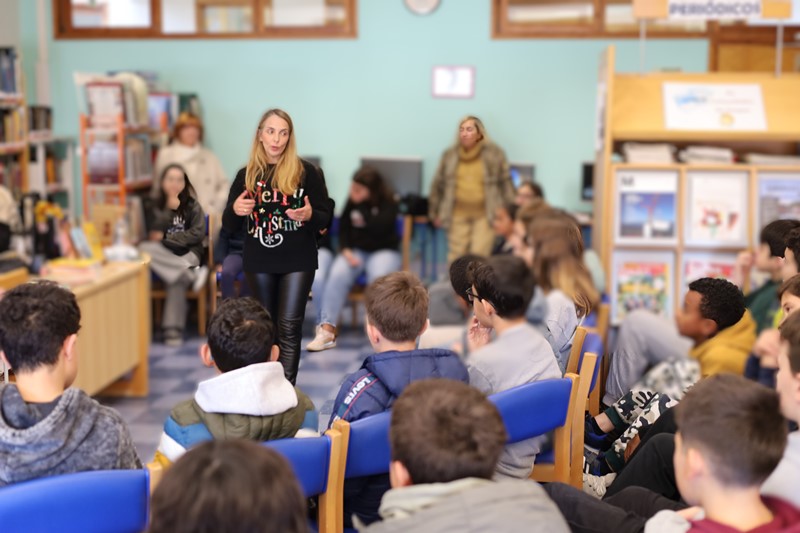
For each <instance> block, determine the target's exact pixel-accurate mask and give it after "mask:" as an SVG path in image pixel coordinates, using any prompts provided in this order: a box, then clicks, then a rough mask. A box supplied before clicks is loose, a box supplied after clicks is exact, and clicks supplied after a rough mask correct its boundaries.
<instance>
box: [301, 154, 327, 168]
mask: <svg viewBox="0 0 800 533" xmlns="http://www.w3.org/2000/svg"><path fill="white" fill-rule="evenodd" d="M300 159H305V160H306V161H308V162H309V163H311V164H312V165H314V166H316V167H319V166H320V165H321V164H322V158H321V157H320V156H318V155H301V156H300Z"/></svg>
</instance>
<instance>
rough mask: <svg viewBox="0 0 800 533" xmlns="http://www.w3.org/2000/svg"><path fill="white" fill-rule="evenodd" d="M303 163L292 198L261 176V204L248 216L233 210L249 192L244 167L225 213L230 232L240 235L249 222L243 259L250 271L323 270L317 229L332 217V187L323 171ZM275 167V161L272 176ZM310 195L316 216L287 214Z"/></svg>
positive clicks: (258, 192) (258, 182)
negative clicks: (298, 219) (319, 266)
mask: <svg viewBox="0 0 800 533" xmlns="http://www.w3.org/2000/svg"><path fill="white" fill-rule="evenodd" d="M301 162H302V163H303V176H302V178H301V180H300V187H299V188H298V189H297V190H296V191H295V192H294V194H293V195H292V196H288V197H287V196H285V195H284V194H283V193H281V192H280V191H279V190H277V189H273V188H272V186H271V184H270V183H267V182H266V181H265V180H264V179H263V178H260V179H258V180H256V194H255V200H256V206H255V208H254V209H253V212H252V213H250V214H249V215H248V216H246V217H240V216H238V215H237V214H236V213H234V211H233V203H234V202H235V201H236V199H237V198H238V197H239V195H240V194H242V192H243V191H244V190H245V180H244V176H245V169H241V170H239V172H238V173H237V174H236V179H234V180H233V183H232V184H231V190H230V193H228V205H227V207H226V208H225V212H224V213H223V214H222V225H223V227H224V228H225V230H226V231H229V232H231V233H236V232H238V231H239V229H240V228H241V227H242V225H243V224H244V223H245V221H247V225H246V235H245V241H244V254H243V263H244V271H245V272H266V273H270V274H285V273H288V272H310V271H314V270H316V269H317V232H318V231H319V230H320V229H321V228H324V227H325V226H326V225H327V224H328V221H329V220H330V217H331V213H330V209H329V207H328V203H327V198H328V190H327V188H326V187H325V180H324V178H323V177H322V175H321V172H320V171H319V170H318V169H317V167H315V166H314V165H312V164H311V163H309V162H308V161H304V160H301ZM272 169H273V166H272V165H270V166H269V167H268V168H267V174H269V173H270V172H271V171H272ZM306 197H308V200H309V203H310V204H311V208H312V210H313V212H312V214H311V220H308V221H306V222H295V221H294V220H291V219H290V218H289V217H287V216H286V210H287V209H297V208H300V207H303V206H304V205H305V198H306Z"/></svg>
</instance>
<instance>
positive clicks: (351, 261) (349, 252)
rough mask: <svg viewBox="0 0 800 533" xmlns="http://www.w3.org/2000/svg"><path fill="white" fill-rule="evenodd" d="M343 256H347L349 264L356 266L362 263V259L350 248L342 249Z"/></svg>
mask: <svg viewBox="0 0 800 533" xmlns="http://www.w3.org/2000/svg"><path fill="white" fill-rule="evenodd" d="M342 257H344V258H345V260H346V261H347V264H348V265H350V266H351V267H353V268H355V267H357V266H359V265H360V264H361V260H360V259H359V258H358V256H357V255H356V254H354V253H353V251H352V250H351V249H350V248H345V249H344V250H342Z"/></svg>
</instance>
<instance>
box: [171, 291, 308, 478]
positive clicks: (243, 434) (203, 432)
mask: <svg viewBox="0 0 800 533" xmlns="http://www.w3.org/2000/svg"><path fill="white" fill-rule="evenodd" d="M278 350H279V349H278V345H277V344H275V326H274V325H273V323H272V320H271V318H270V316H269V312H268V311H267V310H266V309H264V307H263V306H262V305H261V304H260V303H258V301H256V300H255V299H253V298H232V299H230V300H225V301H224V302H222V303H221V304H220V306H219V307H218V308H217V311H216V312H215V313H214V315H213V316H212V317H211V319H210V320H209V321H208V343H207V344H204V345H203V346H201V347H200V359H201V360H202V361H203V364H204V365H205V366H207V367H210V368H212V367H213V368H215V369H216V370H217V372H219V375H218V376H216V377H213V378H211V379H208V380H206V381H201V382H200V383H199V384H198V385H197V392H195V394H194V398H192V399H189V400H185V401H183V402H181V403H179V404H178V405H176V406H175V407H174V408H173V409H172V411H171V412H170V415H169V418H167V421H166V422H165V423H164V432H163V434H162V435H161V442H160V443H159V445H158V451H156V461H158V462H160V463H161V464H163V465H164V466H168V465H169V464H170V463H172V462H175V460H177V459H178V458H179V457H180V456H181V455H183V454H184V453H185V452H186V450H187V449H188V448H190V447H192V446H194V445H195V444H197V443H199V442H202V441H206V440H210V439H236V438H246V439H251V440H255V441H265V440H273V439H283V438H286V437H293V436H295V434H297V432H298V431H299V430H301V428H302V427H303V422H304V420H305V417H306V414H307V412H309V411H312V412H313V410H314V404H313V403H312V402H311V400H310V399H309V398H308V397H307V396H306V395H305V394H303V392H302V391H301V390H300V389H298V388H296V387H294V386H292V384H291V383H290V382H289V380H287V379H286V377H285V376H284V372H283V366H282V365H281V364H280V363H279V362H278V355H279V354H278Z"/></svg>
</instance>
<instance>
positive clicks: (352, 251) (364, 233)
mask: <svg viewBox="0 0 800 533" xmlns="http://www.w3.org/2000/svg"><path fill="white" fill-rule="evenodd" d="M397 214H398V206H397V202H396V201H395V199H394V194H393V192H392V191H391V189H390V188H389V186H388V185H387V184H386V182H385V181H384V179H383V177H381V175H380V173H379V172H378V171H377V170H375V169H374V168H370V167H363V168H361V169H359V170H358V171H357V172H356V173H355V175H354V176H353V182H352V183H351V184H350V196H349V197H348V199H347V203H346V204H345V206H344V211H343V212H342V217H341V222H340V224H339V249H340V251H339V255H337V256H336V259H334V260H333V264H332V265H331V267H330V272H329V273H328V279H327V280H326V281H325V290H324V292H323V293H322V294H320V295H319V301H318V303H316V304H315V306H320V307H321V312H320V320H319V323H318V324H317V326H318V327H317V334H316V336H315V337H314V340H312V341H311V342H309V343H308V345H307V346H306V350H308V351H309V352H320V351H323V350H329V349H331V348H335V347H336V326H337V324H338V322H339V315H340V314H341V312H342V308H344V305H345V303H346V302H347V294H348V293H349V292H350V289H351V288H352V287H353V285H354V284H355V282H356V280H357V279H358V277H359V276H360V275H361V274H366V276H367V282H368V283H371V282H372V281H374V280H375V279H377V278H379V277H380V276H384V275H386V274H389V273H390V272H396V271H398V270H400V267H401V266H402V261H403V258H402V256H401V255H400V252H399V251H398V250H397V246H398V244H399V242H400V238H399V235H398V234H397Z"/></svg>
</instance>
